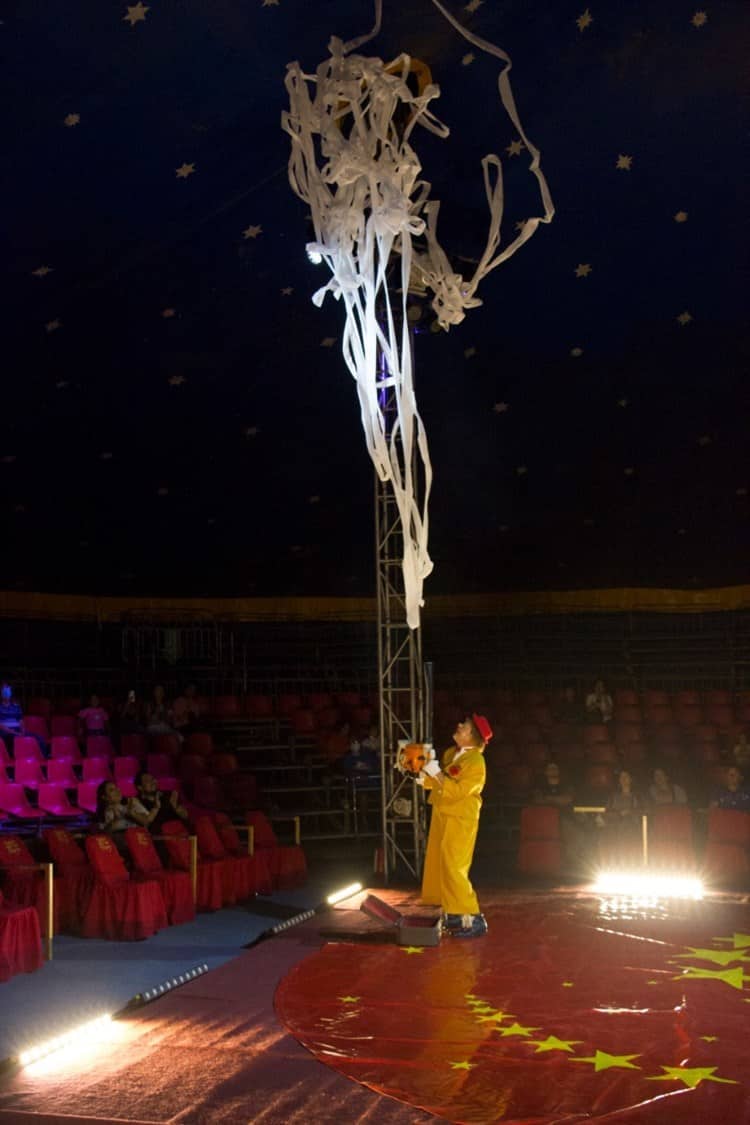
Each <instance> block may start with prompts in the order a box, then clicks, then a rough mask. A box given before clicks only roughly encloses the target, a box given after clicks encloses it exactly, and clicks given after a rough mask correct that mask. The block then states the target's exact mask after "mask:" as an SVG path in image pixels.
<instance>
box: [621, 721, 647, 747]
mask: <svg viewBox="0 0 750 1125" xmlns="http://www.w3.org/2000/svg"><path fill="white" fill-rule="evenodd" d="M615 742H616V743H617V745H618V746H624V745H625V744H626V743H628V742H643V728H642V727H641V725H640V723H621V722H620V721H619V720H618V721H617V722H616V723H615Z"/></svg>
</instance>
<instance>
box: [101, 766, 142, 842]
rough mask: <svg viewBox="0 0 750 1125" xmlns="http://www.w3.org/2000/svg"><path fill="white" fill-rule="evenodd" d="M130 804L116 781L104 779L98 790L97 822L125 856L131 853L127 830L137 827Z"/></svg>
mask: <svg viewBox="0 0 750 1125" xmlns="http://www.w3.org/2000/svg"><path fill="white" fill-rule="evenodd" d="M129 804H130V802H129V801H128V802H127V803H125V802H123V799H122V793H121V792H120V790H119V789H118V787H117V786H116V785H115V783H114V781H103V782H102V783H101V785H100V786H99V788H98V789H97V791H96V814H95V818H96V823H97V826H98V828H99V831H100V832H106V833H107V835H108V836H111V837H112V840H113V842H114V844H115V847H116V848H117V850H118V852H120V853H121V854H122V855H123V856H125V857H127V856H128V855H129V852H128V849H127V846H126V844H125V831H126V829H128V828H134V827H135V824H136V822H135V820H134V819H133V817H132V816H131V815H130V811H129V807H128V806H129Z"/></svg>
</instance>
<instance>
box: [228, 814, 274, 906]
mask: <svg viewBox="0 0 750 1125" xmlns="http://www.w3.org/2000/svg"><path fill="white" fill-rule="evenodd" d="M214 819H215V824H216V831H217V832H218V833H219V836H220V838H221V842H222V844H223V845H224V847H225V848H226V850H227V852H228V854H229V855H232V856H245V857H247V858H249V859H250V860H251V861H252V871H253V882H252V886H254V887H255V893H256V894H259V895H270V894H271V893H272V891H273V876H272V875H271V868H270V866H269V860H268V849H265V851H264V850H262V849H257V850H256V849H254V850H253V852H252V854H251V853H249V852H248V850H247V848H244V849H243V847H242V842H241V840H240V835H239V832H238V830H237V827H236V826H235V825H234V824H232V821H231V820H230V818H229V816H228V815H227V813H216V814H215V818H214ZM245 827H246V828H250V826H245ZM253 836H254V833H253Z"/></svg>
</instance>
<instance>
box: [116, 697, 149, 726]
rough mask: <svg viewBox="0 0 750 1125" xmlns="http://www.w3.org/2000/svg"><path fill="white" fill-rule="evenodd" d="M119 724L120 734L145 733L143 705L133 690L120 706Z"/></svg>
mask: <svg viewBox="0 0 750 1125" xmlns="http://www.w3.org/2000/svg"><path fill="white" fill-rule="evenodd" d="M119 726H120V734H143V732H144V730H145V723H144V713H143V706H142V705H141V703H140V702H139V701H138V700H137V699H136V695H135V691H133V690H131V691H129V692H128V698H127V699H126V701H125V702H124V703H123V705H122V707H121V708H120V715H119Z"/></svg>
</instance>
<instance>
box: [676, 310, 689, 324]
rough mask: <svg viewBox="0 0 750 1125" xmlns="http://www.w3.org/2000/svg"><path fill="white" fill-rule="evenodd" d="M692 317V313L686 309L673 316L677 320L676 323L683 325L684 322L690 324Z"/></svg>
mask: <svg viewBox="0 0 750 1125" xmlns="http://www.w3.org/2000/svg"><path fill="white" fill-rule="evenodd" d="M692 319H693V317H692V315H691V314H690V313H689V312H688V311H687V310H685V312H681V313H680V315H679V316H676V317H675V320H676V321H677V322H678V324H681V325H682V326H683V327H684V326H685V325H686V324H690V321H691V320H692Z"/></svg>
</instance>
